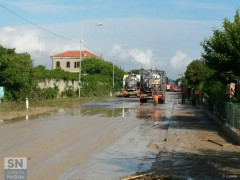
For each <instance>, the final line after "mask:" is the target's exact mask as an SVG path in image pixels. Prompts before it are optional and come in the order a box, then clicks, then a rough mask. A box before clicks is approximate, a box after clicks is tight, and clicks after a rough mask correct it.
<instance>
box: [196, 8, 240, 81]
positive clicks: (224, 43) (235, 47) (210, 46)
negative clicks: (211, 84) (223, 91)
mask: <svg viewBox="0 0 240 180" xmlns="http://www.w3.org/2000/svg"><path fill="white" fill-rule="evenodd" d="M201 45H202V46H203V48H204V51H205V52H204V53H203V54H202V56H203V58H204V59H205V62H206V64H207V65H208V66H209V67H210V68H211V69H214V70H216V74H217V75H218V76H217V77H218V79H219V80H220V81H221V82H223V83H225V84H226V82H227V81H228V82H229V81H231V80H234V79H235V78H236V76H240V70H239V67H240V16H239V10H237V12H236V15H235V17H234V21H233V22H231V21H230V20H228V19H225V20H224V22H223V28H222V29H221V30H219V29H216V30H214V31H213V36H212V37H211V38H210V39H205V40H204V41H203V42H202V43H201Z"/></svg>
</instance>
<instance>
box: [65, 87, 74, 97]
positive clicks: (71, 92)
mask: <svg viewBox="0 0 240 180" xmlns="http://www.w3.org/2000/svg"><path fill="white" fill-rule="evenodd" d="M61 96H62V97H63V96H67V97H71V98H73V97H76V96H77V93H76V91H74V89H73V88H72V87H67V89H65V90H64V91H63V92H62V93H61Z"/></svg>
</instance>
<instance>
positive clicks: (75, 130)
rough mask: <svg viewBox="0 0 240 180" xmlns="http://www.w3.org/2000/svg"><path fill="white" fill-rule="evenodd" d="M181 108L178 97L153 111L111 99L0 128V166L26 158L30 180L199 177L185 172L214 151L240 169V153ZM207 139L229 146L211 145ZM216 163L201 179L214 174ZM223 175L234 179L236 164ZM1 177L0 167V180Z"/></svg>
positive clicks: (149, 105) (171, 95) (189, 109)
mask: <svg viewBox="0 0 240 180" xmlns="http://www.w3.org/2000/svg"><path fill="white" fill-rule="evenodd" d="M179 102H180V99H179V94H178V93H168V94H167V97H166V103H165V104H158V105H157V106H153V104H152V103H151V102H149V103H144V104H140V103H139V99H138V98H115V99H110V100H107V101H104V102H97V103H89V104H85V105H80V106H79V107H75V108H72V109H67V110H59V112H56V113H53V114H51V115H47V116H43V117H33V118H30V119H29V120H23V119H21V118H20V119H17V120H13V121H9V122H8V123H5V122H4V123H1V125H0V157H1V162H0V167H3V158H4V157H28V179H36V180H39V179H44V180H47V179H49V180H53V179H59V180H65V179H69V180H71V179H74V180H76V179H81V180H82V179H83V180H87V179H89V180H108V179H109V180H112V179H120V178H121V177H124V176H127V175H131V174H134V173H136V172H146V171H148V172H154V173H158V174H164V175H166V174H168V175H174V177H178V176H179V177H183V178H194V177H195V178H200V177H202V176H198V175H196V173H194V172H193V171H195V170H193V169H192V168H190V167H191V163H192V164H193V161H194V158H195V159H196V160H198V161H196V162H202V161H203V160H202V159H201V160H199V159H197V158H196V157H195V155H196V154H198V153H202V154H203V152H205V151H209V152H211V153H213V150H215V149H218V150H219V148H220V150H221V151H227V152H232V153H233V154H234V155H235V156H236V158H237V159H235V160H234V162H235V163H239V164H240V158H239V149H238V148H237V147H236V146H234V145H232V144H231V143H229V141H228V140H226V139H225V138H224V137H222V135H221V134H219V133H218V131H217V129H216V128H215V126H214V125H213V124H211V123H210V121H209V119H208V118H206V117H205V116H204V115H203V114H202V112H201V111H200V110H197V109H195V108H193V107H191V106H190V105H189V106H187V105H181V104H179ZM206 136H207V137H211V138H212V139H214V140H217V141H222V142H224V143H225V144H228V146H224V148H223V147H218V146H216V145H214V144H210V143H209V142H207V140H206V138H207V137H206ZM212 155H213V156H214V154H212ZM235 156H234V157H235ZM184 157H186V158H188V159H186V160H185V159H184ZM192 157H194V158H193V159H192ZM223 157H224V156H223ZM227 157H228V158H234V157H233V156H227ZM238 158H239V159H238ZM215 160H216V159H215ZM213 162H214V163H215V164H213V165H212V166H213V170H212V171H211V170H210V171H209V176H208V175H206V176H203V177H213V176H215V175H219V174H218V173H219V172H220V171H217V170H216V167H215V165H216V164H217V163H216V162H215V161H213ZM217 165H218V166H219V169H221V167H220V165H221V163H220V165H219V164H217ZM200 167H201V166H200ZM208 168H209V167H208ZM227 168H229V169H227ZM210 169H211V168H210ZM201 170H202V171H203V172H204V171H205V169H204V168H203V167H202V169H201ZM221 172H232V173H239V166H236V167H232V166H230V165H229V167H225V169H224V171H223V170H222V171H221ZM3 173H4V171H3V169H0V179H3V176H4V174H3Z"/></svg>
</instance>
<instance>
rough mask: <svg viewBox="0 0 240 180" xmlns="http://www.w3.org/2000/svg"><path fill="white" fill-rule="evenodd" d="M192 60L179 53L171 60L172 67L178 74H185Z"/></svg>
mask: <svg viewBox="0 0 240 180" xmlns="http://www.w3.org/2000/svg"><path fill="white" fill-rule="evenodd" d="M190 62H191V59H190V58H189V57H188V56H187V55H186V54H185V53H183V52H182V51H177V52H176V55H175V56H173V57H172V58H171V59H170V65H171V67H172V68H173V69H176V70H178V72H184V71H185V69H186V67H187V65H188V64H189V63H190Z"/></svg>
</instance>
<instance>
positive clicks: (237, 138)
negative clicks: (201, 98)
mask: <svg viewBox="0 0 240 180" xmlns="http://www.w3.org/2000/svg"><path fill="white" fill-rule="evenodd" d="M196 107H197V108H199V109H202V110H203V112H204V113H205V114H206V115H207V116H208V117H210V118H211V119H212V120H213V121H214V122H215V123H216V124H217V125H218V126H219V127H220V129H221V130H222V131H223V132H224V133H225V134H227V135H228V137H229V138H230V139H231V140H232V141H233V142H234V143H235V144H237V145H240V131H239V130H238V129H236V128H234V127H232V126H230V125H229V124H227V123H223V122H221V121H220V119H219V118H217V117H216V116H214V115H213V114H212V113H211V112H210V111H209V110H207V109H205V108H204V107H203V106H196Z"/></svg>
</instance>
